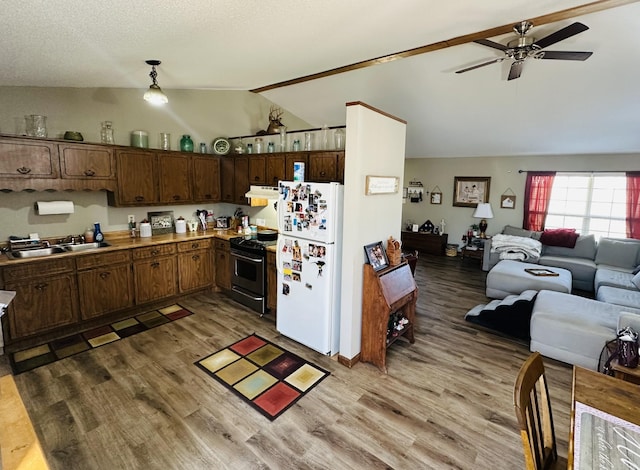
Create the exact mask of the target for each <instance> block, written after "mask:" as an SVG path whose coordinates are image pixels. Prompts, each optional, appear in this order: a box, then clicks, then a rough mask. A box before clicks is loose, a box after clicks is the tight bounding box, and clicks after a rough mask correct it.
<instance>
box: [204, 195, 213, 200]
mask: <svg viewBox="0 0 640 470" xmlns="http://www.w3.org/2000/svg"><path fill="white" fill-rule="evenodd" d="M204 198H205V199H213V196H211V194H205V195H204Z"/></svg>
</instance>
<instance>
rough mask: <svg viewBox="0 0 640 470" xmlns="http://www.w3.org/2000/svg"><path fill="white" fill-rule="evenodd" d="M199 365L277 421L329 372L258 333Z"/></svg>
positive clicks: (203, 360) (214, 354)
mask: <svg viewBox="0 0 640 470" xmlns="http://www.w3.org/2000/svg"><path fill="white" fill-rule="evenodd" d="M195 365H196V366H198V367H200V368H201V369H202V370H203V371H205V372H206V373H207V374H209V375H210V376H211V377H213V378H214V379H216V380H217V381H218V382H220V383H221V384H222V385H224V386H225V387H226V388H228V389H229V390H231V391H232V392H233V393H234V394H236V395H237V396H239V397H240V398H242V399H243V400H244V401H246V402H247V403H248V404H249V405H251V406H252V407H253V408H255V409H256V410H258V411H259V412H260V413H262V414H263V415H264V416H266V417H267V418H268V419H270V420H271V421H273V420H274V419H276V418H277V417H278V416H280V415H281V414H282V413H284V412H285V411H286V410H288V409H289V408H290V407H291V406H293V405H294V404H295V403H296V402H297V401H298V400H300V398H302V397H303V396H304V395H306V394H307V393H308V392H309V391H310V390H311V389H313V388H314V387H315V386H316V385H318V384H319V383H320V382H321V381H322V380H324V379H325V378H326V377H327V376H329V372H328V371H326V370H324V369H322V368H320V367H318V366H317V365H315V364H312V363H311V362H309V361H307V360H305V359H303V358H301V357H300V356H297V355H295V354H293V353H291V352H289V351H287V350H286V349H284V348H282V347H280V346H278V345H276V344H273V343H272V342H270V341H267V340H266V339H264V338H261V337H260V336H258V335H256V334H252V335H249V336H247V337H246V338H244V339H241V340H240V341H237V342H235V343H233V344H232V345H230V346H227V347H226V348H224V349H221V350H220V351H218V352H215V353H213V354H211V355H209V356H207V357H205V358H204V359H200V360H199V361H196V362H195Z"/></svg>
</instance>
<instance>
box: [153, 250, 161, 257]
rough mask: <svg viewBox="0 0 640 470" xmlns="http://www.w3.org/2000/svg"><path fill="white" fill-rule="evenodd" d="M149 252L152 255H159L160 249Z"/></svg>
mask: <svg viewBox="0 0 640 470" xmlns="http://www.w3.org/2000/svg"><path fill="white" fill-rule="evenodd" d="M151 254H152V255H153V256H157V255H159V254H160V250H151Z"/></svg>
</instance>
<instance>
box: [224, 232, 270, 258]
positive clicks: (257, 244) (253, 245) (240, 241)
mask: <svg viewBox="0 0 640 470" xmlns="http://www.w3.org/2000/svg"><path fill="white" fill-rule="evenodd" d="M229 243H230V244H231V248H232V249H236V250H240V251H244V252H246V253H251V254H255V255H263V254H266V252H267V247H269V246H273V245H275V244H276V243H278V241H277V240H259V239H258V238H257V237H255V238H254V237H251V236H250V237H234V238H231V239H229Z"/></svg>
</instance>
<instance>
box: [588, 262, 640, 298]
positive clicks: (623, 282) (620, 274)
mask: <svg viewBox="0 0 640 470" xmlns="http://www.w3.org/2000/svg"><path fill="white" fill-rule="evenodd" d="M631 279H633V274H631V273H629V272H624V271H620V270H618V269H609V268H605V267H602V266H598V270H597V271H596V276H595V279H594V281H593V287H594V290H595V291H596V292H598V290H600V288H601V287H604V286H608V287H617V288H618V289H629V290H637V288H636V286H634V285H633V283H632V282H631Z"/></svg>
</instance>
